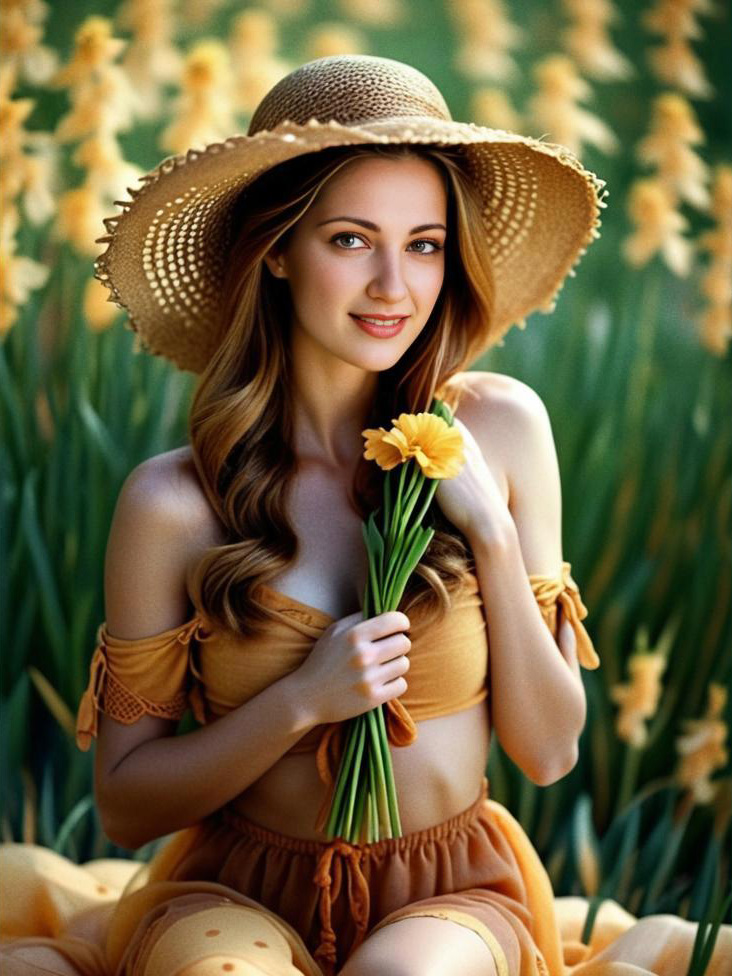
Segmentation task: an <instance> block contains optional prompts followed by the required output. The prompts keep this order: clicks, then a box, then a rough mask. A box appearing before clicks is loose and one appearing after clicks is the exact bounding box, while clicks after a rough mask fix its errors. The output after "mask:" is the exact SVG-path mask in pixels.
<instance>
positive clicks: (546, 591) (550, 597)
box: [529, 562, 600, 671]
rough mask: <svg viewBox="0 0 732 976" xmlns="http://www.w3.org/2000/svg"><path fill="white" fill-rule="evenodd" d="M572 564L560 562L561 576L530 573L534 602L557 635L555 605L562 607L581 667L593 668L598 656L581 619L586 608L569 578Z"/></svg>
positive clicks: (590, 669) (575, 585)
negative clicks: (572, 633)
mask: <svg viewBox="0 0 732 976" xmlns="http://www.w3.org/2000/svg"><path fill="white" fill-rule="evenodd" d="M571 569H572V565H571V563H568V562H562V571H561V577H560V578H557V577H556V576H543V575H541V574H538V573H535V574H533V575H531V576H529V582H530V583H531V588H532V590H533V591H534V596H535V597H536V602H537V603H538V604H539V609H540V610H541V613H542V616H543V617H544V620H545V622H546V625H547V627H548V628H549V630H550V631H551V632H552V634H553V635H554V638H555V639H557V637H558V629H559V619H558V614H557V607H559V608H561V612H562V615H563V617H564V619H566V620H568V621H569V623H570V626H571V627H572V630H573V631H574V635H575V638H576V640H577V658H578V660H579V663H580V664H581V665H582V667H583V668H587V670H588V671H594V670H595V669H596V668H599V667H600V658H599V657H598V655H597V652H596V651H595V648H594V646H593V644H592V641H591V640H590V636H589V634H588V633H587V631H586V630H585V628H584V626H583V625H582V623H581V621H582V620H584V619H585V617H586V616H587V613H588V611H587V607H586V606H585V605H584V603H583V602H582V597H581V596H580V593H579V588H578V586H577V584H576V583H575V581H574V580H573V579H572V576H571V574H570V570H571Z"/></svg>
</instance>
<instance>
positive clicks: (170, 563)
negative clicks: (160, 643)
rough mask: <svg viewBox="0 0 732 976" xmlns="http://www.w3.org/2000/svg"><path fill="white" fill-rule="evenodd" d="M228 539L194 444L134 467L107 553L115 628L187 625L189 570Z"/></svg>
mask: <svg viewBox="0 0 732 976" xmlns="http://www.w3.org/2000/svg"><path fill="white" fill-rule="evenodd" d="M223 538H224V531H223V526H222V525H221V523H220V522H219V519H218V516H217V515H216V513H215V512H214V510H213V508H212V506H211V505H210V503H209V501H208V498H207V497H206V494H205V492H204V490H203V487H202V485H201V483H200V480H199V478H198V474H197V472H196V468H195V464H194V462H193V458H192V455H191V451H190V448H178V449H176V450H173V451H166V452H165V453H162V454H157V455H155V456H153V457H151V458H148V459H147V460H145V461H143V462H141V463H140V464H138V465H137V466H136V467H135V468H133V469H132V471H130V473H129V474H128V476H127V478H126V479H125V482H124V484H123V486H122V490H121V491H120V494H119V497H118V499H117V504H116V507H115V511H114V517H113V519H112V525H111V528H110V532H109V538H108V541H107V550H106V556H105V573H104V576H105V603H106V616H107V622H108V624H109V626H110V632H111V633H114V634H116V635H117V636H119V637H129V638H136V637H141V636H145V635H147V634H154V633H159V632H161V631H163V630H167V629H168V628H170V627H175V626H177V625H178V624H179V623H182V622H183V621H184V620H185V619H186V618H187V615H188V613H189V606H188V604H189V596H188V585H187V584H188V579H189V573H190V571H191V569H192V567H193V566H194V565H195V563H196V562H197V561H198V559H200V557H201V556H202V555H203V553H204V552H205V551H206V550H207V549H209V548H210V547H211V546H214V545H217V544H220V543H221V542H222V541H223Z"/></svg>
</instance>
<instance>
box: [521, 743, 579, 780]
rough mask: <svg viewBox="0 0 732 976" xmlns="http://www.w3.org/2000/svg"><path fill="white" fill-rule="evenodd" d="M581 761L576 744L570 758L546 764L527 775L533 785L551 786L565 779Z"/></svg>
mask: <svg viewBox="0 0 732 976" xmlns="http://www.w3.org/2000/svg"><path fill="white" fill-rule="evenodd" d="M578 759H579V748H578V746H577V743H575V744H574V746H573V748H572V751H571V753H570V754H569V756H567V757H565V758H564V759H562V760H555V761H553V762H550V763H546V764H545V765H544V766H542V767H541V768H540V769H533V770H532V771H531V773H528V772H527V773H526V775H527V776H528V777H529V779H530V780H531V782H532V783H536V785H537V786H551V785H552V783H556V782H557V781H558V780H560V779H563V778H564V777H565V776H567V775H568V774H569V773H571V772H572V770H573V769H574V767H575V766H576V765H577V760H578Z"/></svg>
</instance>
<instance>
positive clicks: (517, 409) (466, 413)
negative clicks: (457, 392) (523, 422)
mask: <svg viewBox="0 0 732 976" xmlns="http://www.w3.org/2000/svg"><path fill="white" fill-rule="evenodd" d="M453 382H456V383H459V385H460V387H461V389H462V390H463V393H462V396H461V400H460V406H459V408H458V410H457V415H458V416H459V417H460V419H461V420H463V421H464V423H465V424H467V425H468V426H469V427H470V425H471V422H472V423H473V424H475V425H476V426H477V427H478V428H479V429H480V430H481V431H484V432H485V433H486V434H487V435H488V434H490V435H491V436H493V437H502V438H504V439H507V440H508V441H510V440H511V438H512V437H513V435H514V434H515V432H516V423H517V421H519V422H520V417H521V416H522V415H523V414H525V413H527V412H532V411H533V412H536V411H538V412H541V411H542V410H543V407H544V405H543V403H542V400H541V398H540V397H539V394H538V393H536V391H535V390H533V389H532V388H531V387H530V386H529V385H528V383H524V382H523V380H519V379H517V378H516V377H515V376H508V375H507V374H505V373H491V372H488V371H487V370H469V371H467V372H464V373H458V374H457V375H456V376H455V377H454V378H453ZM471 429H472V428H471ZM474 433H475V431H474Z"/></svg>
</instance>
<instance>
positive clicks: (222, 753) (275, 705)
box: [98, 672, 318, 848]
mask: <svg viewBox="0 0 732 976" xmlns="http://www.w3.org/2000/svg"><path fill="white" fill-rule="evenodd" d="M317 724H318V723H317V721H315V720H314V717H311V714H310V711H309V709H308V707H307V702H303V701H302V694H301V688H300V684H299V681H298V679H297V672H292V673H291V674H289V675H287V676H286V677H284V678H281V679H280V680H279V681H276V682H275V683H274V684H272V685H270V686H269V687H268V688H265V689H264V691H262V692H260V694H258V695H256V696H255V697H254V698H252V699H250V700H249V701H248V702H246V703H245V704H244V705H241V706H240V707H239V708H237V709H234V710H233V711H232V712H229V713H228V714H227V715H224V716H223V717H222V718H220V719H218V720H217V721H215V722H212V723H211V724H209V725H205V726H203V727H202V728H200V729H196V730H195V731H193V732H190V733H187V734H185V735H180V736H166V737H163V738H157V739H151V740H147V741H145V742H143V743H142V744H141V745H139V746H137V747H136V748H135V749H133V750H132V751H131V752H130V753H129V754H128V755H126V756H125V757H124V759H122V760H121V761H120V762H119V763H118V764H117V765H116V767H114V769H113V770H112V771H111V772H110V773H109V774H108V776H106V777H105V786H104V790H103V791H101V790H99V791H98V792H99V794H100V795H98V801H99V807H100V811H101V814H102V822H103V826H104V828H105V831H106V832H107V834H108V835H109V837H110V838H111V840H113V841H114V842H115V843H117V844H120V845H121V846H123V847H128V848H136V847H140V846H141V845H142V844H145V843H147V842H148V841H150V840H154V839H155V838H157V837H162V836H164V835H165V834H168V833H171V832H172V831H175V830H179V829H181V828H182V827H187V826H190V825H191V824H194V823H197V822H198V821H200V820H202V819H203V818H204V817H206V816H207V815H208V814H210V813H213V812H214V811H215V810H218V809H219V808H220V807H222V806H224V804H226V803H228V802H229V801H230V800H232V799H233V798H234V797H236V796H238V795H239V794H240V793H242V792H243V791H244V790H245V789H246V788H247V787H248V786H250V785H251V784H252V783H253V782H255V780H257V779H259V777H260V776H262V775H263V774H264V773H265V772H267V770H268V769H270V768H271V767H272V766H274V764H275V763H276V762H277V761H278V760H279V759H280V758H281V757H282V756H283V755H284V754H285V753H286V752H287V751H288V750H289V749H290V748H292V746H293V745H295V743H296V742H298V741H299V740H300V739H301V738H302V737H303V735H305V734H306V733H307V732H308V731H309V730H310V729H312V728H314V726H315V725H317Z"/></svg>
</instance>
